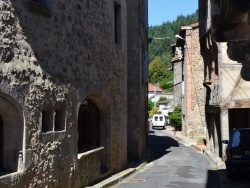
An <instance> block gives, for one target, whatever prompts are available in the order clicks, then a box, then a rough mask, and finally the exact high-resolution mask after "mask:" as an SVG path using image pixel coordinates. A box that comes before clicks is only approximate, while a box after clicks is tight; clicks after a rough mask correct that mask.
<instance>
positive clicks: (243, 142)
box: [222, 128, 250, 178]
mask: <svg viewBox="0 0 250 188" xmlns="http://www.w3.org/2000/svg"><path fill="white" fill-rule="evenodd" d="M222 143H224V144H227V145H226V147H225V151H224V152H225V153H224V155H225V164H226V170H227V176H228V178H233V177H234V173H235V172H237V171H239V170H241V171H244V170H247V171H250V128H242V129H234V130H233V131H232V132H231V134H230V137H229V140H222Z"/></svg>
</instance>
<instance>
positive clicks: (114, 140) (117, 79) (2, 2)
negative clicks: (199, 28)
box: [0, 0, 127, 188]
mask: <svg viewBox="0 0 250 188" xmlns="http://www.w3.org/2000/svg"><path fill="white" fill-rule="evenodd" d="M46 2H48V3H47V4H46V6H45V7H44V5H43V4H35V5H34V4H31V3H34V2H33V1H30V0H21V1H20V0H0V12H1V15H0V25H1V30H0V55H1V56H0V58H1V60H0V63H1V66H0V82H1V83H0V92H1V97H3V98H4V101H7V103H10V104H11V105H10V106H11V107H8V108H7V107H5V106H4V104H5V103H6V102H1V103H0V104H1V106H0V113H1V116H2V118H3V122H4V126H5V127H6V126H11V127H14V129H16V127H17V128H18V131H17V133H16V135H12V136H11V137H10V138H11V139H14V138H15V137H17V138H18V139H17V140H18V141H19V142H18V143H19V145H20V146H18V147H17V148H14V144H13V145H11V146H10V147H13V148H12V150H13V156H14V157H13V158H16V160H18V157H19V160H18V165H17V168H16V170H13V173H11V174H9V173H7V174H5V175H4V176H0V186H1V187H36V186H40V187H46V186H47V187H51V188H52V187H81V186H86V185H89V184H91V183H93V182H95V181H97V180H99V179H100V178H102V177H103V174H101V171H100V159H99V158H98V157H97V156H96V157H93V158H92V157H91V158H84V159H78V155H79V154H78V149H77V143H78V129H77V126H78V121H77V116H78V110H79V106H80V105H81V103H82V102H83V101H84V99H86V98H90V99H92V100H93V101H94V102H95V103H96V104H97V106H98V107H99V109H100V111H101V118H102V120H103V121H102V124H101V125H103V126H104V127H103V130H107V131H106V132H105V131H103V132H104V133H101V134H103V137H104V138H103V139H102V140H103V142H102V143H103V146H104V150H105V153H106V155H107V156H106V163H107V164H106V165H107V166H108V172H106V175H107V174H111V173H114V172H116V171H119V170H121V169H123V168H124V167H125V166H126V164H127V149H126V148H127V134H126V133H127V128H126V127H127V116H126V114H127V79H126V78H127V55H126V54H127V47H126V46H127V37H126V32H125V31H126V25H127V22H126V3H125V2H124V1H116V3H118V4H120V8H121V20H120V27H121V31H122V34H121V36H122V37H121V40H120V43H115V41H114V27H115V26H114V16H113V15H114V1H113V0H106V1H100V0H91V1H88V0H77V1H66V0H65V1H59V0H54V1H46ZM12 109H15V110H16V111H17V112H18V114H19V115H20V116H18V117H17V119H16V121H17V122H19V124H18V125H16V124H15V123H12V121H10V119H11V117H9V116H8V111H11V110H12ZM44 110H46V111H52V112H54V113H55V112H56V110H61V111H63V114H65V116H64V117H62V118H63V119H62V122H65V126H62V128H61V130H59V131H58V130H56V129H55V127H52V130H50V131H48V132H43V130H42V123H43V114H42V112H43V111H44ZM8 123H10V125H9V124H8ZM6 131H7V132H8V130H6ZM4 140H5V141H7V140H8V138H7V137H5V138H4ZM14 140H15V139H14ZM17 149H18V150H19V151H17ZM10 150H11V148H10ZM6 151H7V150H6ZM6 151H5V152H6ZM5 160H6V159H5ZM83 168H84V170H86V169H88V170H87V171H83ZM15 171H18V172H15ZM86 172H87V173H86Z"/></svg>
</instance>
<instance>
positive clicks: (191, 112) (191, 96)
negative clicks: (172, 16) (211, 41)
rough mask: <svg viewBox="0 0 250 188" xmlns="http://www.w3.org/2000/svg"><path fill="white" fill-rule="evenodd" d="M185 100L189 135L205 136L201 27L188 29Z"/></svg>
mask: <svg viewBox="0 0 250 188" xmlns="http://www.w3.org/2000/svg"><path fill="white" fill-rule="evenodd" d="M186 43H187V48H186V53H185V64H186V65H185V93H186V95H185V98H186V99H185V101H186V104H185V105H186V121H185V127H186V134H187V135H188V136H189V137H204V136H205V127H204V126H205V118H204V117H205V109H204V105H205V100H204V86H203V80H204V65H203V60H202V56H201V55H200V43H199V29H198V27H193V28H192V29H190V30H187V31H186Z"/></svg>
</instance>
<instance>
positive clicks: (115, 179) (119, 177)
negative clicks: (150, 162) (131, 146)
mask: <svg viewBox="0 0 250 188" xmlns="http://www.w3.org/2000/svg"><path fill="white" fill-rule="evenodd" d="M146 163H147V162H143V163H142V164H140V165H139V166H137V167H135V168H128V169H126V170H123V171H121V172H119V173H117V174H114V175H112V176H111V177H109V178H107V179H105V180H103V181H101V182H99V183H97V184H95V185H93V186H89V187H86V188H101V187H110V186H112V185H115V184H117V183H119V182H121V181H122V180H123V179H125V178H126V177H128V176H130V175H131V174H133V173H135V172H136V171H138V170H139V169H140V168H141V167H143V166H144V165H145V164H146Z"/></svg>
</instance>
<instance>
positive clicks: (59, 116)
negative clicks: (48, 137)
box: [54, 109, 65, 131]
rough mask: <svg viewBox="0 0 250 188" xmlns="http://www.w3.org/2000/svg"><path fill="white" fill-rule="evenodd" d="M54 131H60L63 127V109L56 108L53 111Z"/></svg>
mask: <svg viewBox="0 0 250 188" xmlns="http://www.w3.org/2000/svg"><path fill="white" fill-rule="evenodd" d="M54 118H55V131H62V130H64V129H65V111H64V110H62V109H58V110H56V111H55V117H54Z"/></svg>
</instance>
